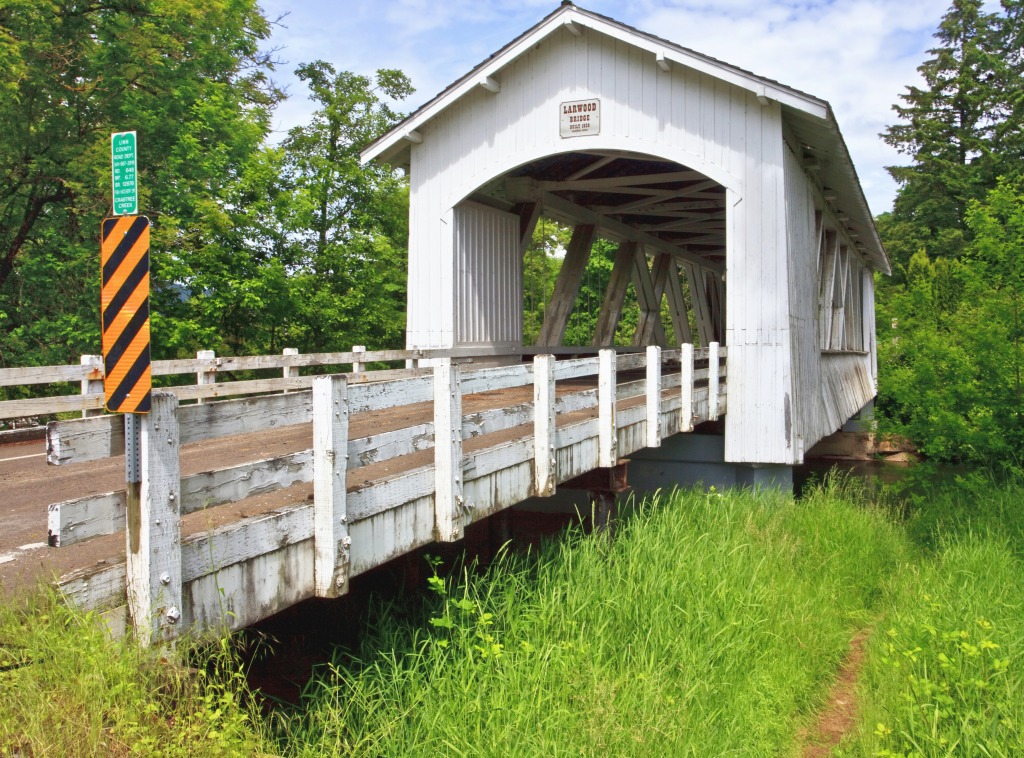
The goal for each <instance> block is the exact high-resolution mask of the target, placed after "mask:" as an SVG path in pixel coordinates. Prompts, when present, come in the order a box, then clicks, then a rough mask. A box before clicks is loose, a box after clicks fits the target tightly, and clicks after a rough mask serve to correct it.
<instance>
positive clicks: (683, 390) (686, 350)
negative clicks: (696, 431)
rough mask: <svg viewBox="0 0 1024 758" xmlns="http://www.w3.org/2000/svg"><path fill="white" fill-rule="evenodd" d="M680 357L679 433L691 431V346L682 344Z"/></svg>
mask: <svg viewBox="0 0 1024 758" xmlns="http://www.w3.org/2000/svg"><path fill="white" fill-rule="evenodd" d="M681 353H682V356H681V357H680V359H679V360H680V364H681V371H680V375H679V390H680V394H679V397H680V401H681V402H680V406H679V431H681V432H692V431H693V345H691V344H690V343H688V342H687V343H684V344H683V345H682V349H681Z"/></svg>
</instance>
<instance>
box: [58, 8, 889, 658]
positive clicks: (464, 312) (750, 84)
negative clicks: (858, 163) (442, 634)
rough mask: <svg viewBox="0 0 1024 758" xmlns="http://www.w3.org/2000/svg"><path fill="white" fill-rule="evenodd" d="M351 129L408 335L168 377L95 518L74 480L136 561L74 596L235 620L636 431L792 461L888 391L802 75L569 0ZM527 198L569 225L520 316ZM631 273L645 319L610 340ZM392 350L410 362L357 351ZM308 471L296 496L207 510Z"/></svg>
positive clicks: (644, 484) (671, 463) (85, 450)
mask: <svg viewBox="0 0 1024 758" xmlns="http://www.w3.org/2000/svg"><path fill="white" fill-rule="evenodd" d="M363 158H364V160H366V161H371V160H377V161H384V162H387V163H389V164H390V165H392V166H395V167H402V168H404V169H405V170H406V171H407V172H408V175H409V181H410V185H411V193H410V195H411V202H410V242H409V288H408V292H409V303H408V325H409V326H408V333H407V350H406V351H394V352H392V353H388V354H376V355H375V354H372V353H370V354H365V355H364V354H361V353H360V354H352V355H346V356H344V361H341V360H338V359H337V357H335V359H333V360H332V361H331V362H333V363H339V362H354V363H356V364H357V365H356V366H354V367H353V368H354V371H353V373H352V374H349V375H336V376H332V377H330V378H326V377H325V378H318V379H313V378H312V377H309V376H305V377H299V376H297V367H299V366H302V365H312V364H313V363H315V360H313V359H312V358H310V359H308V360H305V358H306V357H304V356H292V357H290V358H287V362H286V368H285V376H286V377H288V378H286V379H282V380H275V381H282V382H285V384H284V385H282V387H286V388H287V389H288V390H290V391H289V393H288V394H284V395H276V396H275V395H270V396H265V397H262V398H256V399H253V400H244V401H240V400H228V401H223V402H214V403H206V404H203V405H193V406H182V407H181V408H180V409H179V408H177V400H176V399H175V398H174V397H172V396H170V395H157V396H156V397H155V398H154V412H153V414H151V416H150V417H149V418H147V419H146V421H145V422H144V423H143V428H142V434H141V437H142V446H141V461H140V467H141V469H142V482H141V488H140V489H139V490H138V492H137V493H136V494H135V495H133V494H132V488H131V487H128V488H127V490H126V492H121V493H108V494H106V495H103V496H102V497H105V498H107V500H105V501H103V503H105V504H104V505H103V506H102V507H103V508H105V509H106V510H103V513H105V514H108V515H106V516H104V517H103V519H106V521H105V522H104V523H105V524H107V526H105V527H103V528H102V529H100V528H98V527H96V526H95V524H96V522H97V519H96V518H93V516H90V515H89V514H91V513H96V512H99V510H102V509H101V508H100V504H99V503H100V501H99V500H98V499H97V498H98V497H99V496H97V497H94V498H93V499H92V500H90V501H89V502H88V503H84V504H83V503H77V504H75V503H72V504H61V505H64V506H67V507H66V508H65V512H66V513H67V514H72V513H74V514H78V515H75V516H72V515H68V518H67V520H66V521H67V523H72V522H73V523H75V524H79V525H83V524H86V523H87V522H88V523H89V524H90V525H91V526H89V527H88V528H89V529H91V530H93V531H94V532H97V533H99V532H102V531H107V532H113V531H115V530H117V529H121V530H126V533H127V539H126V540H125V541H124V543H123V544H125V545H126V552H127V563H119V562H117V561H112V562H110V563H109V564H107V565H105V566H103V567H101V568H98V569H97V568H95V567H93V568H90V569H87V570H82V571H80V572H78V573H77V574H75V575H73V576H69V577H66V579H65V581H64V583H63V584H64V587H65V589H66V590H67V591H68V592H69V593H70V594H71V595H72V597H73V598H75V599H76V600H77V601H78V602H79V603H81V604H82V605H85V606H88V607H97V608H113V609H114V612H115V615H117V614H121V617H122V618H124V617H126V618H128V619H129V620H133V621H134V623H135V625H136V626H137V627H138V628H139V629H140V630H142V633H143V637H146V638H148V637H150V636H151V635H156V636H158V637H159V636H173V634H175V633H177V630H179V629H181V628H184V627H188V626H190V625H192V624H196V625H199V626H203V625H211V624H216V623H228V624H229V625H235V626H239V625H244V624H248V623H251V622H253V621H256V620H258V619H259V618H261V617H264V616H266V615H269V614H271V613H274V612H276V611H278V610H281V609H282V608H284V607H286V606H288V605H290V604H292V603H295V602H298V601H299V600H302V599H304V598H307V597H312V596H314V595H320V596H334V595H337V594H341V593H343V592H344V591H345V589H346V587H347V583H348V580H349V578H350V577H351V576H354V575H355V574H357V573H360V572H363V571H367V570H369V569H371V568H373V567H374V566H378V565H380V564H382V563H384V562H385V561H388V560H390V559H392V558H394V557H396V556H399V555H402V554H404V553H407V552H409V551H411V550H413V549H415V548H417V547H420V546H422V545H425V544H428V543H429V542H431V541H432V540H449V541H450V540H455V539H459V538H460V537H461V536H462V535H463V534H464V529H465V527H466V526H468V525H470V524H471V523H472V522H474V521H477V520H480V519H483V518H485V517H488V516H490V515H492V514H495V513H498V512H500V511H502V510H503V509H508V508H510V507H512V506H516V505H517V504H519V503H521V501H523V500H524V499H527V498H535V497H537V496H550V495H551V494H552V493H553V492H554V491H555V490H556V489H558V488H561V487H562V486H563V485H565V484H571V483H572V482H573V481H576V480H577V479H578V477H580V476H581V475H586V474H588V472H593V471H594V470H597V471H598V472H599V473H600V472H602V471H606V470H607V471H613V470H621V463H622V462H621V461H620V458H622V457H625V456H628V457H629V459H630V463H629V478H630V480H631V482H632V483H633V484H634V485H636V486H638V487H640V488H641V489H644V488H652V487H655V486H661V485H666V484H672V483H685V482H687V481H691V480H693V479H694V478H695V477H703V478H704V479H705V481H709V480H716V481H725V482H740V483H762V482H763V483H767V482H769V481H773V480H774V481H775V482H777V483H780V484H783V485H785V484H786V483H788V482H790V481H791V468H790V467H792V466H793V465H795V464H799V463H801V462H802V460H803V457H804V454H805V452H806V451H807V450H808V449H809V448H810V447H811V446H812V445H813V444H814V443H815V442H817V441H818V440H820V439H821V438H823V437H824V436H826V435H829V434H831V433H833V432H835V431H837V430H838V429H839V428H840V427H841V426H842V425H843V423H844V422H846V421H847V420H848V419H849V418H850V417H851V416H853V415H854V414H856V413H858V412H859V411H860V410H861V409H862V408H863V407H864V406H866V405H868V404H869V403H870V402H871V401H872V399H873V397H874V395H875V376H876V359H875V342H874V288H873V281H874V280H873V276H874V272H876V271H881V272H883V273H888V271H889V264H888V261H887V259H886V255H885V252H884V250H883V249H882V246H881V244H880V242H879V239H878V235H877V232H876V229H875V227H874V224H873V221H872V218H871V216H870V213H869V211H868V207H867V204H866V202H865V199H864V196H863V193H862V190H861V188H860V185H859V183H858V180H857V176H856V173H855V170H854V167H853V164H852V162H851V159H850V156H849V153H848V151H847V149H846V146H845V144H844V142H843V139H842V136H841V135H840V132H839V128H838V126H837V124H836V121H835V118H834V116H833V114H832V111H831V109H830V107H829V105H828V103H826V102H824V101H822V100H820V99H818V98H816V97H813V96H811V95H808V94H806V93H803V92H799V91H797V90H794V89H792V88H789V87H786V86H784V85H782V84H779V83H777V82H774V81H770V80H767V79H763V78H761V77H758V76H756V75H755V74H752V73H750V72H747V71H743V70H741V69H738V68H736V67H734V66H731V65H729V64H727V63H723V62H721V61H717V60H714V59H711V58H708V57H707V56H704V55H701V54H699V53H696V52H694V51H692V50H688V49H686V48H683V47H680V46H678V45H676V44H673V43H671V42H668V41H666V40H663V39H659V38H657V37H654V36H652V35H649V34H645V33H643V32H640V31H637V30H635V29H632V28H629V27H626V26H624V25H622V24H619V23H617V22H615V21H613V20H611V19H608V18H605V17H603V16H600V15H597V14H594V13H591V12H588V11H586V10H583V9H581V8H577V7H575V6H573V5H571V4H568V3H563V5H561V6H560V7H559V8H558V9H557V10H556V11H555V12H554V13H552V14H551V15H549V16H548V17H547V18H545V19H544V20H543V21H541V22H540V23H539V24H538V25H537V26H535V27H533V28H532V29H530V30H529V31H527V32H526V33H525V34H523V35H522V36H520V37H519V38H517V39H516V40H514V41H512V42H511V43H509V44H508V45H507V46H506V47H504V48H503V49H501V50H500V51H498V52H497V53H496V54H494V55H493V56H491V57H490V58H488V59H487V60H486V61H485V62H484V63H482V64H481V65H479V66H477V67H476V68H475V69H473V70H472V71H471V72H469V73H468V74H466V76H464V77H463V78H461V79H460V80H459V81H457V82H456V83H454V84H453V85H452V86H451V87H449V88H448V89H447V90H445V91H444V92H442V93H441V94H439V95H438V96H437V97H435V98H434V99H433V100H431V101H430V102H428V103H427V104H426V105H424V106H423V107H422V108H420V109H419V110H417V111H416V112H415V113H413V114H412V115H411V116H409V117H408V118H407V119H406V120H405V121H403V122H402V123H401V124H399V125H398V126H397V127H396V128H395V129H393V130H392V131H391V132H389V133H388V134H386V135H384V136H383V137H381V138H380V139H379V140H377V141H376V142H374V143H373V144H372V145H369V146H368V147H367V148H366V149H365V151H364V153H363ZM541 217H547V218H551V219H554V220H556V221H558V222H560V223H562V224H565V225H568V226H571V228H572V240H571V242H570V244H569V245H568V247H567V250H566V252H565V258H564V261H563V263H562V266H561V270H560V273H559V275H558V279H557V282H556V285H555V292H554V295H553V297H552V299H551V302H550V303H549V305H548V307H547V309H546V312H545V317H544V318H545V320H544V323H543V326H542V328H541V331H540V337H539V338H538V340H537V344H535V345H524V344H523V255H524V250H525V249H526V245H527V243H528V241H529V240H530V238H531V234H532V231H533V229H534V227H535V225H536V224H537V221H538V219H539V218H541ZM598 237H601V238H605V239H609V240H612V241H614V242H615V243H617V245H618V248H617V254H616V258H615V262H614V268H613V271H612V274H611V279H610V283H609V285H608V288H607V291H606V293H605V296H604V300H603V303H602V305H601V311H600V314H599V317H598V319H597V328H596V332H595V334H594V336H593V343H592V344H591V345H588V346H565V345H563V344H562V342H563V339H564V336H565V333H566V326H567V323H568V320H569V316H570V314H571V312H572V309H573V307H574V306H575V307H579V304H578V303H576V296H577V293H578V292H579V289H580V282H581V277H582V274H583V271H584V268H585V265H586V262H587V259H588V256H589V255H590V254H591V249H592V245H593V243H594V241H595V239H596V238H598ZM630 284H632V292H635V293H636V295H635V296H636V298H637V300H638V305H639V312H640V320H639V324H638V326H637V329H636V333H635V335H634V338H633V340H632V344H631V345H628V346H620V347H618V348H616V347H615V346H614V345H613V344H612V343H613V338H614V335H615V331H616V325H617V323H618V321H619V316H620V313H621V312H622V308H623V303H624V298H625V297H626V296H627V293H628V292H629V291H630V286H629V285H630ZM662 313H666V314H667V316H666V320H665V321H664V322H663V320H662ZM667 333H671V334H673V335H674V337H675V339H674V342H675V343H678V344H668V343H667V340H666V334H667ZM470 358H471V359H472V362H471V363H469V364H468V365H467V364H466V361H467V360H468V359H470ZM385 359H386V360H395V359H398V360H407V368H406V369H403V370H397V371H389V372H383V373H381V374H379V376H378V377H377V380H376V381H375V380H374V372H369V373H366V372H363V371H362V365H361V364H362V363H363V362H364V361H372V360H385ZM225 360H226V361H228V362H230V361H232V360H236V359H225ZM304 361H305V362H304ZM323 362H327V361H323ZM239 365H241V364H239ZM169 370H170V369H168V371H169ZM311 384H312V391H309V390H308V388H309V387H310V385H311ZM214 386H220V385H214ZM225 386H226V385H225ZM531 386H532V392H531V391H530V387H531ZM266 389H268V387H267V386H266V385H265V384H261V385H260V390H261V391H263V390H266ZM204 393H205V394H204ZM227 394H230V393H227ZM178 395H179V397H200V396H205V397H209V396H210V388H209V387H206V388H203V387H200V388H199V389H197V390H195V391H191V394H188V393H185V394H184V395H182V393H180V392H179V393H178ZM310 422H312V428H311V431H306V432H302V434H306V435H309V437H310V440H309V441H306V442H299V444H298V447H299V448H309V449H304V450H300V451H299V452H297V453H294V454H293V455H292V456H283V457H278V458H275V459H274V460H264V461H260V462H258V463H255V464H254V463H251V462H250V463H247V464H244V465H236V466H234V467H233V468H231V469H224V470H223V471H203V470H201V469H202V464H201V462H200V463H192V464H190V463H188V460H189V459H187V458H186V457H184V455H183V456H182V457H179V456H178V453H177V450H178V446H179V445H182V446H186V447H187V444H186V443H189V442H191V443H196V444H198V443H199V442H200V441H202V440H207V439H210V438H212V437H216V436H219V435H224V434H236V433H239V432H247V433H253V432H258V431H260V430H264V431H265V430H268V429H270V430H272V433H274V434H279V435H280V434H283V432H278V431H273V430H282V429H283V428H285V427H292V428H296V429H299V430H302V429H308V426H304V425H309V424H310ZM708 422H710V423H708ZM701 424H703V426H701ZM695 432H698V433H695ZM300 436H301V435H300ZM123 439H124V437H123V432H122V431H121V430H120V427H119V426H118V421H117V420H115V419H114V418H113V417H101V418H91V419H82V420H81V421H69V422H59V423H57V424H56V425H53V426H52V427H51V429H50V460H51V461H52V462H54V463H61V464H67V463H72V462H75V461H86V460H94V459H96V458H99V457H103V456H109V455H117V454H118V453H119V452H121V450H123V446H124V443H123ZM310 442H311V445H310ZM264 457H265V456H264ZM182 461H185V462H184V463H182ZM190 465H191V466H193V468H197V469H199V470H195V471H192V470H187V469H188V466H190ZM694 466H696V467H697V468H696V469H694ZM308 482H313V487H312V493H311V494H310V495H309V496H308V497H307V495H305V494H302V496H301V498H300V499H299V500H298V501H295V502H291V501H285V502H284V504H283V505H282V504H280V503H281V501H277V504H274V505H273V507H270V506H252V507H248V506H247V507H246V508H241V509H239V511H238V514H236V517H235V520H232V519H228V518H214V516H213V515H212V514H214V513H215V512H219V510H220V509H222V508H226V507H227V506H220V505H218V503H224V502H230V501H244V499H245V498H246V497H248V496H250V495H252V494H253V493H254V492H256V491H257V490H259V492H262V493H265V492H268V491H270V490H272V489H275V488H278V489H280V490H281V491H282V492H288V491H290V490H289V488H292V487H294V486H297V485H298V484H299V483H308ZM613 489H614V487H613ZM118 498H120V499H118ZM72 506H73V507H72ZM76 509H77V510H76ZM90 509H92V510H90ZM204 509H205V510H204ZM51 511H52V508H51ZM59 512H60V509H58V517H57V522H61V519H62V518H63V516H60V513H59ZM126 514H127V515H126ZM238 516H242V517H243V518H242V519H241V520H240V521H239V520H237V517H238ZM75 519H78V520H77V521H75ZM103 519H100V520H103ZM51 521H53V513H52V512H51ZM56 528H57V529H58V531H60V530H61V529H63V528H64V527H62V526H61V523H57V526H56ZM80 531H81V527H80ZM52 534H53V527H51V537H52ZM61 534H62V535H63V532H61ZM60 541H62V542H63V541H67V540H65V537H64V536H61V537H60ZM61 549H64V548H61ZM125 583H127V586H128V591H127V593H126V592H125ZM125 611H127V616H125V615H124V612H125ZM147 619H148V622H147Z"/></svg>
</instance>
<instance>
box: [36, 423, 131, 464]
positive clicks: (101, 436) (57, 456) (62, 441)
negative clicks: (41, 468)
mask: <svg viewBox="0 0 1024 758" xmlns="http://www.w3.org/2000/svg"><path fill="white" fill-rule="evenodd" d="M122 454H124V420H123V419H122V418H121V416H97V417H95V418H79V419H71V420H69V421H51V422H50V423H49V424H47V425H46V462H47V463H49V464H50V465H52V466H61V465H65V464H69V463H81V462H85V461H95V460H99V459H100V458H110V457H113V456H115V455H122Z"/></svg>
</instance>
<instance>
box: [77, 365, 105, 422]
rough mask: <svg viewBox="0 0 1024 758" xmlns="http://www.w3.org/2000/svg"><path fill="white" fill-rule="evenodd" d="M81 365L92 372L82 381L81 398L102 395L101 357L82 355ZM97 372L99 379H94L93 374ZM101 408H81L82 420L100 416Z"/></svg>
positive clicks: (102, 372) (102, 371)
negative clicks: (89, 368) (87, 367)
mask: <svg viewBox="0 0 1024 758" xmlns="http://www.w3.org/2000/svg"><path fill="white" fill-rule="evenodd" d="M79 361H80V363H81V365H83V366H89V367H91V368H92V371H90V372H89V373H90V374H91V376H88V377H86V378H85V379H83V380H82V398H83V399H84V398H85V396H86V395H102V394H104V390H103V374H104V373H105V372H104V369H103V356H102V355H83V356H81V357H80V358H79ZM96 372H99V375H100V376H99V378H98V379H96V378H94V377H95V374H96ZM102 415H103V408H83V409H82V418H88V417H89V416H102Z"/></svg>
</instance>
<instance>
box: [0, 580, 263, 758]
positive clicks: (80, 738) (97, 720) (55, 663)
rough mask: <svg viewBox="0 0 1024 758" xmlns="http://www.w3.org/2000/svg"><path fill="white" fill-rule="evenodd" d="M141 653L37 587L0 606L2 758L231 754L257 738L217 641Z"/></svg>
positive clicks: (250, 749) (240, 687)
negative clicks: (23, 600)
mask: <svg viewBox="0 0 1024 758" xmlns="http://www.w3.org/2000/svg"><path fill="white" fill-rule="evenodd" d="M185 657H187V654H186V651H184V650H181V651H178V652H176V653H169V652H165V654H164V655H161V654H160V653H158V652H156V651H146V650H142V649H140V648H139V647H138V646H136V645H134V644H132V643H130V642H113V641H111V639H110V637H109V635H108V634H107V632H106V631H105V629H104V628H103V627H102V625H101V624H100V623H99V621H98V619H97V618H96V617H95V616H93V615H92V614H82V613H78V612H75V611H72V610H70V609H68V608H67V607H66V606H65V605H63V603H61V602H60V601H59V600H58V599H57V598H56V597H55V596H54V595H53V594H52V593H49V592H46V591H40V592H38V593H37V594H36V595H34V596H33V597H32V598H31V599H30V600H29V601H28V603H27V604H25V605H11V604H3V605H0V756H61V757H63V756H101V755H102V756H127V755H145V756H221V755H223V756H236V755H246V756H251V755H258V754H260V748H261V744H262V742H263V738H262V736H261V732H260V731H259V730H258V728H257V727H258V724H256V722H255V721H253V719H252V718H251V714H250V711H249V709H248V708H247V707H246V706H245V705H244V704H243V702H242V697H243V694H244V693H245V686H244V678H243V677H242V675H241V672H240V670H239V668H238V666H237V660H236V659H235V658H234V657H233V656H232V655H231V653H230V651H229V650H228V649H227V648H226V647H224V646H223V645H222V646H219V647H218V646H214V648H212V649H209V648H207V649H205V650H203V651H201V652H199V653H197V654H196V655H195V656H194V662H195V663H196V664H197V665H200V666H201V668H198V669H190V668H188V667H187V666H185V665H184V664H183V663H182V662H181V661H182V660H183V659H184V658H185Z"/></svg>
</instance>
